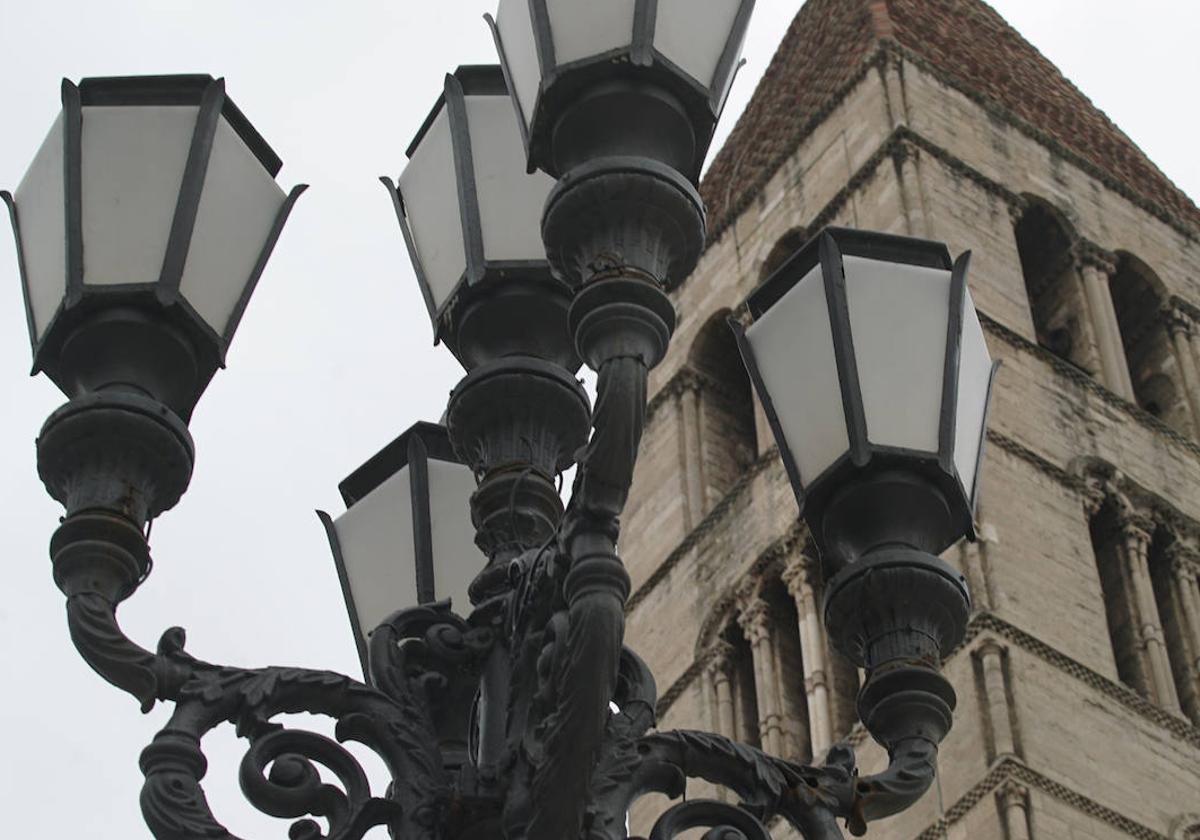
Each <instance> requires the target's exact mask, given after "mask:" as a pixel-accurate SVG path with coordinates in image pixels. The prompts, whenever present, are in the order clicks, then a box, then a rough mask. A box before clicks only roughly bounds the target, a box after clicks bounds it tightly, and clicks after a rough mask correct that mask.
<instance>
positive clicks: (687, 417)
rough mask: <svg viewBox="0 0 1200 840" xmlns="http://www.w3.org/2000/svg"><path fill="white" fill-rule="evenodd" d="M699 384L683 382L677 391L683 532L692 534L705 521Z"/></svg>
mask: <svg viewBox="0 0 1200 840" xmlns="http://www.w3.org/2000/svg"><path fill="white" fill-rule="evenodd" d="M698 392H699V383H697V382H688V383H685V384H684V385H683V386H682V388H681V389H680V392H679V420H680V427H681V434H680V436H679V437H680V447H681V451H680V453H679V454H680V461H681V464H680V466H681V467H682V469H681V473H682V474H683V482H684V493H683V515H684V524H685V530H686V531H691V530H692V529H693V528H695V527H696V526H697V525H699V524H700V520H701V519H703V518H704V513H705V508H706V504H705V501H706V500H705V498H704V449H703V447H702V446H701V438H700V395H699V393H698Z"/></svg>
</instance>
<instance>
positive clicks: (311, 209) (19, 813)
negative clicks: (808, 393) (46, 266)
mask: <svg viewBox="0 0 1200 840" xmlns="http://www.w3.org/2000/svg"><path fill="white" fill-rule="evenodd" d="M597 1H598V0H597ZM799 5H800V3H799V0H759V3H758V9H757V11H756V12H755V18H754V20H753V23H752V25H751V29H750V34H749V38H748V41H747V45H746V58H747V61H748V64H747V66H746V68H745V70H744V72H743V73H742V74H741V76H740V77H739V79H738V83H737V87H736V89H735V91H734V93H733V95H732V98H731V100H730V104H729V106H728V112H727V116H726V122H725V124H724V125H723V127H722V132H721V135H720V136H721V137H723V136H724V135H725V133H727V131H728V129H729V128H730V127H731V126H732V124H733V122H734V120H735V118H736V116H737V114H738V112H740V111H741V109H742V107H743V106H744V105H745V102H746V100H747V99H748V98H749V96H750V94H751V92H752V90H753V87H754V85H755V84H756V83H757V81H758V78H759V77H760V76H761V74H762V72H763V70H764V68H765V66H766V64H767V62H768V61H769V59H770V57H771V54H772V53H773V51H774V49H775V46H776V45H777V43H778V41H779V39H780V38H781V37H782V35H783V32H784V31H785V29H786V27H787V24H788V23H789V22H790V20H791V18H792V16H793V14H794V13H795V11H796V9H797V8H798V7H799ZM994 5H995V7H996V8H997V9H998V10H999V11H1000V12H1001V13H1002V14H1003V15H1005V16H1006V17H1007V19H1008V20H1009V21H1010V22H1011V23H1013V24H1014V25H1015V26H1016V27H1017V29H1018V30H1020V31H1021V32H1022V33H1023V34H1024V35H1025V36H1026V37H1027V38H1028V39H1029V40H1030V41H1032V42H1033V43H1034V44H1035V45H1036V46H1037V47H1038V48H1039V49H1041V51H1042V52H1043V53H1045V54H1046V55H1047V56H1048V57H1049V58H1050V60H1052V61H1054V62H1055V63H1057V64H1058V66H1059V67H1060V68H1061V69H1062V70H1063V71H1064V73H1065V74H1066V75H1067V76H1068V77H1069V78H1071V79H1072V80H1073V81H1074V82H1075V83H1076V84H1077V85H1078V86H1079V87H1080V88H1081V89H1082V90H1083V92H1084V93H1086V94H1087V95H1088V96H1089V97H1091V99H1092V100H1093V101H1094V102H1095V103H1096V104H1097V105H1098V106H1099V107H1101V108H1102V109H1104V110H1105V111H1106V112H1107V113H1108V115H1109V116H1110V117H1111V118H1112V119H1113V120H1114V121H1115V122H1116V123H1117V124H1118V125H1120V126H1121V127H1122V128H1123V129H1124V130H1125V131H1126V132H1127V133H1128V134H1129V135H1130V136H1131V137H1132V138H1133V139H1134V141H1135V142H1137V143H1138V144H1140V145H1141V147H1142V148H1143V149H1144V150H1145V151H1146V152H1147V154H1148V155H1149V156H1150V158H1151V159H1153V160H1154V161H1155V162H1156V163H1157V164H1158V165H1159V166H1160V167H1161V168H1162V169H1163V171H1165V172H1166V174H1167V175H1168V176H1170V177H1171V178H1172V179H1173V180H1174V181H1175V183H1176V184H1178V185H1179V186H1180V187H1182V188H1183V189H1184V190H1185V191H1186V192H1187V193H1188V194H1189V195H1191V196H1193V197H1196V196H1200V162H1198V156H1197V155H1196V151H1195V138H1196V136H1197V128H1200V120H1198V119H1197V117H1196V114H1195V95H1194V93H1195V91H1194V86H1195V83H1196V80H1197V79H1198V78H1200V58H1198V56H1200V52H1197V51H1196V50H1195V38H1196V36H1197V35H1198V34H1200V4H1196V3H1193V2H1182V1H1181V0H1142V2H1139V3H1136V4H1133V3H1129V2H1126V0H997V2H995V3H994ZM486 11H494V8H493V0H480V2H479V3H475V2H468V0H432V1H431V2H416V0H345V2H342V3H336V4H334V3H328V2H316V0H204V2H200V0H140V2H138V0H106V2H96V0H91V1H90V2H83V0H76V2H55V0H38V2H21V0H0V103H2V104H3V108H4V120H3V128H2V130H0V187H7V188H15V186H16V185H17V183H18V181H19V180H20V178H21V176H22V174H23V173H24V171H25V167H26V166H27V165H28V163H29V161H30V159H31V158H32V155H33V153H34V151H35V150H36V148H37V147H38V145H39V144H40V142H41V140H42V137H43V136H44V134H45V132H46V130H47V128H48V127H49V125H50V123H51V121H52V120H53V119H54V116H55V114H56V113H57V111H58V109H59V103H58V88H59V79H60V78H61V77H63V76H67V77H70V78H72V79H75V80H78V79H79V78H81V77H83V76H89V75H125V74H153V73H189V72H190V73H195V72H207V73H212V74H213V75H221V76H225V77H226V78H227V80H228V90H229V94H230V96H231V97H232V98H233V99H234V100H235V101H236V102H237V103H238V104H239V105H240V106H241V108H242V110H243V111H244V112H245V113H246V115H247V116H248V117H249V119H250V120H251V121H252V122H253V123H254V124H255V125H256V126H257V127H258V128H259V129H260V131H261V132H262V133H263V135H264V136H265V137H266V138H267V139H268V141H269V142H270V143H271V144H272V145H273V146H274V147H275V148H276V150H277V151H278V152H279V154H280V156H281V157H282V158H283V160H284V168H283V171H282V173H281V174H280V180H281V182H283V183H284V184H285V186H290V185H291V184H293V183H296V182H300V181H303V182H306V183H310V184H312V185H313V187H312V189H311V190H310V191H309V192H308V194H307V195H305V196H304V197H303V198H302V199H301V201H300V204H299V205H298V206H297V208H296V211H295V212H294V213H293V215H292V218H291V221H290V222H289V223H288V226H287V229H286V230H285V231H284V234H283V237H282V239H281V241H280V243H279V246H278V248H277V249H276V252H275V256H274V258H273V259H272V262H271V264H270V266H269V267H268V269H267V271H266V273H265V275H264V276H263V278H262V282H261V283H260V285H259V287H258V291H257V292H256V294H255V298H254V300H253V301H252V302H251V304H250V307H249V310H248V311H247V313H246V317H245V319H244V321H243V322H242V326H241V328H240V331H239V334H238V336H237V339H236V340H235V342H234V345H233V349H232V351H231V352H230V354H229V360H228V361H229V369H228V370H227V371H224V372H220V373H218V375H217V377H216V379H215V380H214V382H213V384H212V386H211V387H210V388H209V389H208V393H207V394H206V395H205V397H204V399H203V400H202V401H201V403H200V406H199V408H198V409H197V411H196V413H195V416H194V419H193V421H192V424H191V429H192V434H193V435H194V437H195V440H196V445H197V461H196V471H195V476H194V479H193V481H192V485H191V490H190V492H189V493H188V494H187V496H185V498H184V500H183V502H182V503H181V504H180V505H179V507H178V508H177V509H176V510H174V511H171V512H169V513H168V514H166V515H165V516H163V517H162V518H161V520H160V521H158V522H157V523H156V524H155V527H154V534H153V551H154V558H155V561H156V562H155V567H154V573H153V575H152V576H151V577H150V579H149V580H148V582H147V583H146V584H145V585H143V586H142V588H141V589H140V590H139V591H138V592H137V594H136V595H135V596H134V597H133V598H132V599H131V600H130V601H128V602H127V603H126V604H125V606H124V607H123V608H122V610H121V618H122V623H123V625H124V627H125V629H126V631H127V632H128V633H129V635H131V636H132V637H133V638H134V639H136V640H138V641H139V642H140V643H141V644H143V645H145V646H147V647H151V648H152V647H153V646H154V644H155V642H156V640H157V638H158V636H159V634H160V633H161V632H162V631H163V630H164V629H166V628H167V627H169V626H172V625H176V624H178V625H182V626H183V627H185V628H187V630H188V647H189V649H190V650H191V651H192V652H193V653H194V654H195V655H197V656H199V657H201V658H203V659H206V660H208V661H211V662H218V663H228V664H239V665H250V666H253V665H264V664H280V665H284V664H290V665H306V666H313V667H318V668H331V669H336V670H340V671H347V672H351V673H355V672H356V671H357V668H358V665H357V659H356V656H355V653H354V646H353V643H352V641H351V636H350V631H349V625H348V622H347V619H346V615H345V611H344V608H343V606H342V602H341V595H340V591H339V588H338V584H337V579H336V576H335V574H334V569H333V564H332V561H331V559H330V556H329V551H328V547H327V545H326V542H325V537H324V534H323V532H322V529H321V527H320V526H319V524H318V522H317V519H316V517H315V516H314V515H313V509H314V508H318V507H320V508H325V509H328V510H330V511H331V512H334V513H335V514H336V513H338V512H340V511H341V510H342V506H341V503H340V500H339V498H338V496H337V492H336V485H337V482H338V481H340V480H341V479H342V478H343V477H344V476H345V475H346V474H347V473H348V472H349V471H350V470H351V469H353V468H354V467H355V466H357V465H358V464H359V463H361V462H362V461H363V460H365V458H366V457H368V456H369V455H371V454H372V453H374V452H375V451H376V450H377V449H378V448H379V447H381V446H382V445H383V444H385V443H386V442H388V441H389V440H391V439H392V438H393V437H394V436H395V435H396V434H398V433H399V432H400V431H402V430H403V429H405V428H407V427H408V426H409V425H410V424H411V423H412V422H413V421H415V420H418V419H437V418H438V417H439V416H440V414H441V412H442V410H443V408H444V405H445V399H446V395H447V392H448V391H449V389H450V388H451V387H452V386H453V385H454V384H455V382H456V381H457V380H458V378H459V377H460V375H461V371H460V370H459V369H458V368H457V365H456V363H455V362H454V361H453V359H452V358H451V357H450V356H449V354H447V353H446V352H444V351H443V350H442V349H440V348H434V347H433V346H432V343H431V334H430V327H429V323H428V320H427V318H426V315H425V309H424V306H423V304H422V303H421V299H420V297H419V294H418V291H417V288H416V284H415V281H414V279H413V275H412V271H411V269H410V267H409V264H408V258H407V255H406V254H405V252H404V249H403V245H402V241H401V238H400V233H399V230H398V228H397V225H396V221H395V217H394V215H393V212H392V209H391V206H390V204H389V201H388V199H387V197H386V195H385V193H384V191H383V189H382V188H381V187H380V186H379V184H378V183H377V180H376V179H377V177H378V176H379V175H381V174H385V173H386V174H392V175H395V174H396V173H397V172H398V171H399V170H400V168H401V167H402V165H403V150H404V149H405V148H406V146H407V144H408V142H409V140H410V138H411V137H412V134H413V133H414V132H415V130H416V129H417V128H418V126H419V125H420V122H421V120H422V118H423V117H424V116H425V114H426V113H427V111H428V109H429V107H430V106H431V105H432V103H433V101H434V99H435V98H436V96H437V93H438V91H439V90H440V87H441V81H440V80H441V77H442V75H443V73H445V72H446V71H447V70H450V69H452V68H453V67H454V66H455V65H457V64H462V63H486V62H493V61H494V60H495V58H494V54H493V47H492V43H491V39H490V36H489V34H488V32H487V31H486V28H485V26H484V23H483V21H482V20H481V16H482V14H483V13H484V12H486ZM950 245H951V249H952V250H954V249H956V244H955V243H950ZM0 359H3V360H4V361H3V363H0V371H3V372H2V373H0V533H3V534H4V542H5V546H4V551H3V554H4V572H5V574H4V582H5V586H4V597H3V599H2V600H0V667H2V668H3V669H4V670H3V674H4V677H3V678H2V679H3V685H2V690H0V726H3V729H4V731H3V744H4V747H3V749H2V750H0V755H3V760H0V806H2V807H0V814H2V815H3V822H4V830H5V833H6V834H8V835H9V836H12V837H22V838H24V837H29V838H33V837H37V838H44V840H66V838H72V840H84V839H86V840H92V839H93V838H94V840H131V838H137V837H146V836H149V832H148V831H147V829H146V828H145V827H144V824H143V823H142V819H141V815H140V813H139V811H138V805H137V801H138V791H139V788H140V785H141V775H140V773H139V771H138V769H137V757H138V753H139V752H140V751H141V749H142V747H143V746H144V745H145V744H147V743H148V742H149V741H150V739H151V737H152V736H153V734H154V732H155V731H157V729H158V728H160V727H161V726H162V725H163V723H164V722H165V720H166V716H167V711H168V710H167V708H166V707H161V708H159V709H156V710H155V711H154V712H153V713H151V714H150V715H148V716H142V715H140V714H139V712H138V708H137V704H136V702H135V701H134V700H133V699H132V698H130V697H129V696H128V695H125V694H123V693H122V692H120V691H118V690H116V689H113V688H110V687H109V686H108V685H107V684H105V683H104V682H103V681H102V680H100V678H99V677H97V676H96V675H95V674H93V673H92V672H91V671H90V670H89V669H88V667H87V666H86V665H85V664H84V663H83V661H82V660H81V659H80V658H79V657H78V655H77V654H76V652H75V650H74V648H73V647H72V645H71V643H70V640H69V638H68V636H67V630H66V625H65V622H64V620H63V604H62V601H63V599H62V596H61V594H60V593H59V591H58V590H57V589H56V588H55V586H54V584H53V582H52V580H51V576H50V564H49V562H48V560H47V552H46V544H47V540H48V538H49V536H50V534H51V532H52V530H53V528H54V527H55V524H56V522H57V519H58V517H59V516H60V514H61V510H60V508H59V507H58V505H57V504H55V503H54V502H52V501H51V500H50V499H49V497H48V496H47V495H46V494H45V492H44V490H43V488H42V487H41V485H40V483H39V482H38V480H37V477H36V474H35V468H34V449H33V439H34V437H35V435H36V434H37V430H38V428H39V427H40V425H41V423H42V421H43V419H44V418H45V417H46V415H47V414H49V413H50V412H51V411H52V410H53V409H54V408H55V407H56V406H57V405H58V404H60V403H61V402H62V397H61V395H60V394H59V393H58V392H57V390H56V389H55V388H54V387H53V386H52V385H51V384H50V383H49V381H48V380H46V379H44V378H38V379H29V378H28V377H27V376H26V374H27V372H28V368H29V345H28V338H27V335H26V331H25V319H24V314H23V309H22V303H21V297H20V291H19V284H18V278H17V268H16V259H15V255H14V252H13V246H12V242H11V239H10V237H9V236H8V233H7V222H6V221H5V222H4V225H3V226H2V227H0ZM464 524H465V519H464ZM210 742H211V743H209V742H206V746H207V751H208V754H209V757H210V769H209V779H208V784H207V786H206V788H207V790H208V792H209V796H210V801H211V802H212V804H213V806H214V809H215V810H216V812H217V815H218V817H219V818H221V819H223V820H224V821H225V822H226V824H227V825H228V826H229V827H230V829H231V830H233V831H234V832H235V833H239V834H241V835H242V836H243V837H246V838H247V840H250V838H266V837H271V836H274V837H285V836H286V823H280V822H276V821H273V820H270V819H268V818H264V817H261V816H260V815H257V814H255V813H254V812H252V811H250V810H249V808H248V806H245V805H244V804H243V803H242V802H241V800H240V793H239V792H238V790H237V784H236V775H237V762H238V761H239V760H240V758H241V754H242V751H241V750H240V749H239V745H238V744H237V742H236V740H235V739H234V738H233V736H232V734H231V733H230V731H229V729H228V728H226V729H223V730H221V731H219V732H218V733H216V734H215V735H214V736H212V737H211V738H210ZM383 836H386V835H383Z"/></svg>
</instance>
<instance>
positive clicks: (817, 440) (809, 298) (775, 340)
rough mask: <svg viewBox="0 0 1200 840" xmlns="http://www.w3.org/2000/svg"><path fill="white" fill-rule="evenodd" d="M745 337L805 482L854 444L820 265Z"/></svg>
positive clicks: (759, 320) (756, 322)
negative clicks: (845, 408) (839, 376)
mask: <svg viewBox="0 0 1200 840" xmlns="http://www.w3.org/2000/svg"><path fill="white" fill-rule="evenodd" d="M746 338H747V340H748V341H749V342H750V346H751V348H752V350H753V352H754V359H755V362H756V364H757V366H758V373H759V376H760V377H761V378H762V382H763V386H764V387H765V390H766V393H768V394H770V395H771V401H772V403H773V404H774V408H775V413H776V415H777V417H778V419H779V425H780V427H781V430H782V432H783V436H784V438H785V440H786V441H787V446H788V448H789V449H790V450H791V453H792V457H793V459H794V460H795V462H796V467H797V469H798V470H799V472H800V478H801V481H802V483H803V484H804V485H805V486H807V485H808V484H810V483H811V482H812V481H813V480H814V479H815V478H817V477H818V476H819V475H820V474H821V473H822V472H824V471H825V470H826V469H827V468H828V467H830V466H831V465H832V464H833V463H834V462H835V461H836V460H837V459H838V458H840V457H841V456H842V455H843V454H845V453H846V451H847V450H848V449H849V448H850V440H849V434H848V433H847V431H846V415H845V410H844V408H843V407H842V394H841V385H840V384H839V380H838V371H837V360H836V358H835V357H834V351H833V333H832V328H831V327H830V324H829V307H828V305H827V303H826V297H825V280H824V276H823V275H822V273H821V266H820V265H817V266H815V267H813V268H812V270H810V271H809V272H808V273H807V274H806V275H805V276H804V277H803V279H801V280H800V282H799V283H797V284H796V285H795V286H793V287H792V288H791V289H790V290H788V292H787V294H785V295H784V296H783V297H782V298H781V299H780V300H779V301H777V302H776V303H775V304H774V305H773V306H772V307H771V308H770V309H769V310H768V311H767V312H765V313H763V315H762V316H761V317H760V318H759V319H758V320H757V321H755V323H754V324H753V325H752V326H751V327H750V328H749V329H748V330H747V331H746ZM780 443H781V444H782V443H783V441H780Z"/></svg>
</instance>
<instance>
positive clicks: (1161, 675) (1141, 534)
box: [1117, 503, 1182, 714]
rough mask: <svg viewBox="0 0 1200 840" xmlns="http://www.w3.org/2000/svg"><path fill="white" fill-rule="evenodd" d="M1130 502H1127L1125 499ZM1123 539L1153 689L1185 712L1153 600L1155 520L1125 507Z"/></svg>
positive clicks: (1123, 560)
mask: <svg viewBox="0 0 1200 840" xmlns="http://www.w3.org/2000/svg"><path fill="white" fill-rule="evenodd" d="M1126 504H1127V503H1126ZM1119 526H1120V540H1119V543H1118V548H1117V550H1118V551H1119V552H1120V556H1121V563H1122V565H1124V566H1125V569H1126V577H1127V580H1128V581H1129V585H1130V587H1131V591H1130V592H1129V597H1130V600H1131V602H1132V605H1133V612H1134V614H1135V616H1136V622H1137V624H1136V627H1135V631H1136V637H1137V640H1138V647H1139V649H1140V652H1141V655H1142V657H1143V659H1144V661H1145V663H1146V666H1147V670H1148V672H1149V677H1150V679H1149V682H1150V690H1151V691H1152V692H1153V694H1154V699H1155V701H1156V702H1157V703H1158V705H1159V706H1162V707H1163V708H1164V709H1166V710H1167V711H1170V712H1175V713H1176V714H1182V711H1181V710H1180V707H1179V697H1178V695H1177V694H1176V693H1175V680H1174V678H1173V677H1172V675H1171V661H1170V658H1169V657H1168V655H1167V645H1166V640H1165V638H1164V635H1163V629H1162V619H1161V618H1160V617H1159V614H1158V604H1157V603H1156V602H1155V600H1154V585H1153V584H1152V583H1151V582H1150V563H1149V552H1150V533H1151V531H1152V530H1153V523H1151V522H1149V521H1148V520H1146V519H1145V518H1144V517H1141V516H1139V515H1137V514H1136V513H1132V512H1129V511H1128V510H1126V511H1125V512H1124V515H1123V516H1122V520H1121V522H1120V523H1119Z"/></svg>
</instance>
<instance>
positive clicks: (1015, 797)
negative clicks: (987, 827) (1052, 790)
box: [996, 778, 1029, 811]
mask: <svg viewBox="0 0 1200 840" xmlns="http://www.w3.org/2000/svg"><path fill="white" fill-rule="evenodd" d="M996 798H997V799H998V800H999V801H1000V807H1001V808H1002V809H1004V810H1005V811H1007V810H1009V809H1010V808H1022V809H1025V810H1028V808H1029V788H1027V787H1025V785H1023V784H1021V783H1020V782H1018V781H1017V780H1016V779H1011V778H1010V779H1008V780H1006V781H1005V782H1004V784H1002V785H1000V787H998V788H997V789H996Z"/></svg>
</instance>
